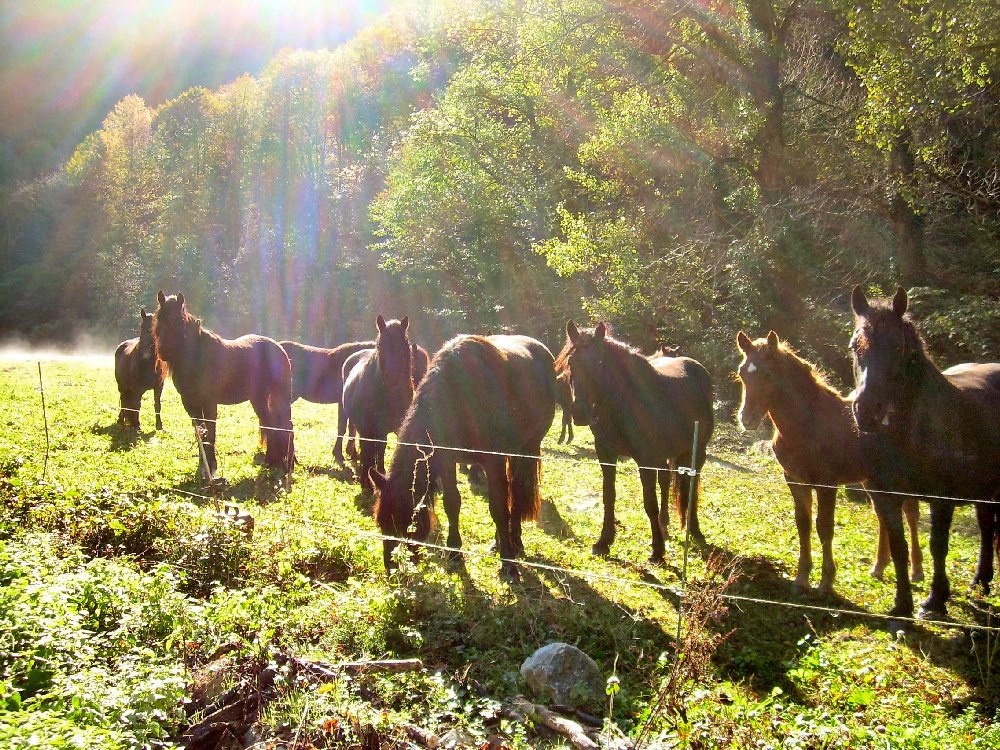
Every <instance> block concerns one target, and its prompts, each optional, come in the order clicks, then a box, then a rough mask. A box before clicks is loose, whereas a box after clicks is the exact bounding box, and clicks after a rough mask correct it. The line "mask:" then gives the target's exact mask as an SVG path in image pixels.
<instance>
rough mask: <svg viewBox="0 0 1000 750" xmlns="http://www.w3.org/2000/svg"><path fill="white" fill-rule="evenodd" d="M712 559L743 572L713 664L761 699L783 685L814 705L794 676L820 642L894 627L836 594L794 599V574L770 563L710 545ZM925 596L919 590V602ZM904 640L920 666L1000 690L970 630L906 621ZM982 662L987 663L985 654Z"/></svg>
mask: <svg viewBox="0 0 1000 750" xmlns="http://www.w3.org/2000/svg"><path fill="white" fill-rule="evenodd" d="M712 553H714V554H716V555H718V558H717V559H718V560H719V562H720V563H721V564H723V565H725V564H731V563H733V562H735V563H736V565H737V570H738V571H739V579H738V580H737V581H736V583H735V584H734V585H733V586H732V587H731V589H730V590H729V591H728V592H727V594H726V598H725V604H726V610H727V611H726V614H725V616H724V617H723V618H722V619H721V620H720V621H719V623H718V632H721V633H728V634H729V635H728V637H727V638H726V640H725V642H724V643H723V644H722V646H721V647H720V648H719V649H718V651H717V652H716V655H715V659H714V661H715V664H716V667H717V669H718V670H719V672H720V674H722V675H723V676H725V678H726V679H729V680H731V681H736V682H738V681H741V680H745V681H748V682H749V683H750V684H751V685H752V686H753V688H754V689H755V690H756V691H757V692H758V693H759V694H762V695H766V694H768V693H769V692H770V691H771V690H773V689H774V688H775V687H779V688H781V689H782V690H783V691H784V692H785V693H786V694H788V695H790V696H791V697H792V698H793V699H794V700H796V701H797V702H800V703H803V704H809V703H810V702H811V700H812V698H810V697H807V696H805V695H802V694H801V691H800V690H799V689H798V688H797V687H796V685H795V683H793V682H792V681H791V679H790V677H789V671H790V670H791V669H792V668H794V667H795V666H796V665H797V664H798V663H799V662H800V660H801V659H802V657H803V656H804V655H805V654H806V653H807V651H808V650H809V648H810V647H811V645H812V644H813V643H814V642H816V641H819V640H822V639H823V638H824V637H826V636H831V635H833V634H836V633H838V632H844V631H850V630H851V629H853V628H855V627H857V626H858V625H863V626H865V627H867V628H869V629H871V630H873V631H877V630H879V629H882V630H890V627H891V623H890V621H889V619H888V618H887V617H884V616H883V613H882V612H880V611H871V610H867V609H864V608H862V607H859V606H858V605H857V604H856V603H855V602H853V601H851V600H850V599H847V598H845V597H843V596H841V595H840V594H838V593H836V591H834V592H832V593H829V594H822V593H819V592H818V591H816V590H811V591H809V592H806V593H795V592H794V589H793V585H792V582H791V580H790V576H789V575H788V574H787V573H786V572H785V571H783V570H781V569H780V568H779V566H778V565H777V564H776V563H775V562H774V561H773V560H771V559H770V558H767V557H764V556H753V557H743V556H738V555H734V554H733V553H732V552H730V551H729V550H726V549H725V548H722V547H718V546H710V545H706V546H705V547H703V548H702V549H701V550H700V554H702V555H703V556H705V557H708V556H709V555H710V554H712ZM920 593H921V592H920V591H918V590H916V589H915V590H914V596H915V597H916V598H919V596H920ZM951 606H952V608H958V607H965V606H967V603H963V602H953V603H952V604H951ZM827 610H830V611H827ZM968 619H975V617H974V616H970V617H969V618H968ZM896 624H898V622H897V623H896ZM896 624H892V626H893V627H895V625H896ZM993 624H994V625H996V624H998V623H997V622H996V621H995V622H994V623H993ZM897 642H898V643H899V644H900V646H901V647H906V648H909V649H910V650H911V651H912V652H913V653H914V654H916V655H917V656H919V657H920V659H921V660H925V659H926V660H929V661H931V662H932V663H934V664H935V665H937V666H939V667H942V668H944V669H947V670H949V671H951V672H953V673H954V674H955V675H956V676H958V677H959V678H960V679H962V680H963V681H965V682H966V683H967V684H968V685H969V686H970V687H971V688H972V689H973V690H974V691H976V692H981V691H983V690H984V685H987V686H988V685H990V684H994V685H996V684H1000V665H997V666H994V665H989V666H990V669H991V670H992V677H990V675H984V674H983V666H982V663H979V664H977V659H976V656H977V655H976V654H974V653H971V652H970V651H971V650H970V643H971V642H972V639H970V638H969V636H968V634H967V632H966V631H964V630H961V629H957V630H947V629H941V628H939V627H936V626H931V625H924V624H922V623H919V622H905V623H903V632H902V634H900V635H898V636H897ZM998 644H1000V636H995V639H994V641H993V644H992V645H993V648H994V649H996V653H997V654H1000V645H998ZM978 656H979V659H980V662H981V661H982V658H983V654H982V649H981V653H980V654H979V655H978ZM995 661H1000V659H997V660H995ZM994 699H996V696H994Z"/></svg>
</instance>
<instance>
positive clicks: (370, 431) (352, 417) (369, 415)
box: [338, 315, 426, 491]
mask: <svg viewBox="0 0 1000 750" xmlns="http://www.w3.org/2000/svg"><path fill="white" fill-rule="evenodd" d="M409 324H410V319H409V318H408V317H404V318H403V319H402V320H390V321H388V322H386V320H385V318H383V317H382V316H381V315H379V316H378V317H377V318H375V326H376V328H377V330H378V333H377V335H376V337H375V348H373V349H362V350H361V351H359V352H355V353H354V354H352V355H351V356H350V357H348V358H347V361H346V362H345V363H344V372H343V380H344V395H343V403H342V404H341V409H340V413H341V414H342V415H343V417H344V418H345V420H349V421H350V423H351V425H352V427H353V428H354V429H355V430H357V432H358V435H359V436H360V438H361V448H360V453H361V455H360V463H361V470H360V474H359V478H360V480H361V487H362V488H363V489H364V490H366V491H371V489H372V483H371V479H370V478H369V476H368V470H369V469H370V468H372V467H373V466H374V467H376V468H377V469H378V470H379V471H385V447H386V446H385V439H386V436H387V435H388V434H389V433H390V432H396V431H397V430H398V429H399V426H400V425H401V424H402V423H403V417H404V416H406V410H407V409H409V408H410V402H411V401H412V400H413V390H414V369H416V368H415V367H414V364H415V363H414V362H413V357H414V355H415V354H416V353H417V349H416V347H414V346H413V345H412V342H411V341H410V338H409V335H408V333H407V329H408V328H409ZM424 357H426V353H425V354H424ZM423 369H424V372H426V359H424V365H423ZM338 432H339V430H338ZM350 447H351V444H350V443H348V452H350Z"/></svg>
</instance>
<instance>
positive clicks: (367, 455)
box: [358, 440, 378, 492]
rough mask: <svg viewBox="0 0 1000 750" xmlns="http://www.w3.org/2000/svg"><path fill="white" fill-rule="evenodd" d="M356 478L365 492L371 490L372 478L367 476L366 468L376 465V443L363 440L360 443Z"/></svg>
mask: <svg viewBox="0 0 1000 750" xmlns="http://www.w3.org/2000/svg"><path fill="white" fill-rule="evenodd" d="M359 464H360V467H359V470H358V478H359V479H360V480H361V489H362V490H364V491H365V492H372V491H373V490H374V488H373V487H372V480H371V478H370V477H369V476H368V470H369V469H371V468H373V467H376V468H377V465H378V455H377V454H376V443H374V442H372V441H370V440H364V441H362V443H361V456H360V460H359Z"/></svg>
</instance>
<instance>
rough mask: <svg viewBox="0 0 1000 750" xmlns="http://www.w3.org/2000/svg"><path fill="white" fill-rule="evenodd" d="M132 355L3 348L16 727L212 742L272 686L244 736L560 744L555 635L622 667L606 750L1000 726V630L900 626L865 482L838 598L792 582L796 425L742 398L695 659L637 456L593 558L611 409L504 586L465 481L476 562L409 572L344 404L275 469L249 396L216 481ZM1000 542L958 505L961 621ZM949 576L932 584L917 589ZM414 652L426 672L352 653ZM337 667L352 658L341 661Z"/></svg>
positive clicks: (10, 736)
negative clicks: (552, 713)
mask: <svg viewBox="0 0 1000 750" xmlns="http://www.w3.org/2000/svg"><path fill="white" fill-rule="evenodd" d="M734 358H735V355H734ZM111 359H112V358H111V355H110V352H109V353H108V354H107V356H104V355H101V356H97V357H66V358H58V357H46V358H43V359H37V358H33V357H30V356H20V357H15V356H7V357H5V358H4V359H0V585H2V588H0V745H3V746H4V747H28V746H32V745H34V746H38V745H39V744H40V745H41V746H45V747H53V748H58V747H74V748H79V747H88V748H90V747H93V748H118V747H122V748H125V747H160V746H172V745H175V744H177V745H180V744H186V745H187V746H191V747H194V746H198V745H197V740H198V738H197V737H193V736H192V735H191V733H190V728H191V727H194V726H196V725H198V724H199V722H201V721H202V720H203V719H204V718H205V716H206V715H208V714H209V713H210V712H211V710H212V706H213V705H218V698H219V696H220V695H222V694H223V693H226V691H230V692H233V691H235V693H234V694H238V695H241V696H243V698H244V699H245V698H246V697H247V696H251V695H256V696H258V698H257V699H255V700H256V702H255V703H253V709H254V710H253V712H252V716H250V717H249V718H247V720H246V724H247V726H248V727H249V731H248V732H247V733H245V734H241V735H240V736H239V737H235V738H234V739H235V741H236V742H237V743H238V744H237V745H231V746H234V747H238V746H247V745H249V744H252V743H254V742H256V743H258V746H259V747H274V746H277V743H278V741H279V740H280V741H282V742H285V743H286V746H294V747H298V748H308V747H379V746H381V747H407V746H412V744H413V743H416V745H417V746H419V745H420V744H421V743H420V742H419V741H418V740H415V739H414V736H415V735H414V734H413V731H412V730H413V729H414V728H415V727H416V728H419V729H420V730H421V731H423V732H425V733H426V734H424V735H419V736H423V737H425V739H426V737H427V736H430V735H434V736H436V737H438V738H440V737H443V736H446V735H448V736H451V737H453V738H456V741H461V742H462V743H464V745H463V746H474V747H479V746H482V745H484V743H490V744H489V746H490V747H494V748H499V747H502V746H507V747H509V748H523V747H538V746H546V745H547V746H559V745H561V744H565V742H566V739H565V738H564V737H561V736H558V735H553V734H551V733H546V732H545V731H544V730H543V729H542V728H541V727H538V726H535V725H533V724H532V723H531V722H524V721H519V720H518V719H517V718H516V716H515V715H514V714H513V713H512V712H511V710H510V705H511V700H512V699H513V698H514V696H516V695H518V694H520V693H526V692H527V687H526V685H525V684H524V682H523V680H522V678H521V676H520V674H519V673H518V669H519V667H520V664H521V662H522V661H523V660H524V659H525V658H526V657H527V656H529V655H530V654H531V653H532V652H533V651H534V650H535V649H536V648H538V647H540V646H542V645H544V644H546V643H548V642H551V641H555V640H558V641H565V642H569V643H572V644H575V645H577V646H578V647H580V648H581V649H583V650H584V651H585V652H587V653H588V654H589V655H590V656H591V657H592V658H594V659H595V660H596V662H597V663H598V665H599V666H600V667H601V670H602V672H603V673H604V674H605V675H606V676H607V677H608V678H609V681H608V691H607V692H608V705H607V706H605V724H604V729H603V730H602V734H601V736H600V738H599V741H600V743H601V744H602V745H603V746H608V747H610V746H615V747H625V746H629V745H636V746H654V747H697V748H702V747H803V748H815V747H892V748H897V747H913V748H936V747H941V748H947V747H970V746H971V747H996V746H998V745H1000V719H997V717H996V709H997V707H998V705H1000V666H998V664H997V662H998V661H1000V632H997V631H992V630H989V629H975V628H970V627H945V626H939V625H929V624H925V623H911V624H908V625H907V626H906V627H905V629H904V630H902V631H900V632H890V630H889V629H888V627H887V622H886V620H885V619H884V618H882V617H880V615H881V614H882V613H884V612H886V611H887V610H888V609H889V607H890V606H891V603H892V595H893V581H892V574H891V570H890V571H888V572H887V575H886V580H885V581H884V582H880V581H876V580H873V579H872V578H871V576H870V575H869V568H870V567H871V564H872V561H873V556H874V552H875V530H876V525H875V519H874V516H873V514H872V512H871V509H870V508H869V507H868V506H867V505H864V504H860V503H857V502H854V501H851V500H849V499H847V498H845V497H844V496H843V493H841V496H840V498H839V499H838V507H837V516H836V536H835V542H834V545H835V556H836V560H837V564H838V572H837V581H836V591H835V593H834V594H833V595H831V596H821V595H819V594H817V593H810V594H806V595H798V594H795V593H793V591H792V585H791V579H792V578H793V577H794V570H795V565H796V559H797V554H798V542H797V537H796V533H795V526H794V522H793V517H792V502H791V497H790V495H789V493H788V490H787V488H786V486H785V484H784V481H783V479H782V475H781V472H780V469H779V468H778V467H777V464H776V463H775V462H774V460H773V458H771V457H770V455H769V454H768V453H767V451H766V450H761V447H760V442H761V441H762V440H764V439H765V438H766V437H767V436H766V435H765V434H759V433H745V432H743V431H742V430H740V429H739V428H738V427H737V426H736V425H735V423H734V421H733V420H732V419H731V418H730V419H720V420H719V422H718V424H717V427H716V432H715V437H714V438H713V441H712V444H711V445H710V448H709V450H710V451H711V452H712V453H713V454H715V455H717V456H719V457H721V458H724V459H726V460H727V461H730V462H732V463H735V464H738V465H740V466H743V467H746V468H747V469H749V470H750V472H749V473H741V472H736V471H734V470H733V469H732V468H728V467H723V466H720V465H718V464H713V463H709V464H707V465H706V468H705V470H704V472H703V474H702V477H701V482H702V493H701V501H700V516H701V522H702V529H703V531H704V533H705V536H706V539H707V540H708V548H707V549H698V548H696V547H692V548H691V552H690V555H689V561H688V567H687V575H688V587H687V591H688V594H689V597H688V599H687V600H690V601H698V602H699V604H700V606H701V607H702V609H701V610H699V611H700V612H701V615H703V616H701V617H699V616H688V617H686V618H685V619H684V620H683V622H682V629H683V631H684V640H683V643H684V649H683V650H682V651H681V652H680V656H681V658H680V659H678V651H677V649H676V640H675V637H676V631H677V622H678V620H677V618H678V605H679V603H680V602H681V601H682V598H681V594H682V593H683V591H684V588H683V586H682V583H681V573H682V568H683V567H684V562H683V558H684V544H683V542H684V535H683V532H682V531H681V530H680V527H679V524H678V523H677V518H676V514H675V513H673V514H672V517H671V537H670V538H669V539H668V543H667V559H666V562H665V563H664V564H663V565H659V566H653V565H649V564H647V563H646V559H647V558H648V556H649V542H650V540H649V529H648V524H647V521H646V518H645V514H644V513H643V511H642V507H641V499H640V491H639V485H638V475H637V472H636V471H635V467H634V464H633V463H632V462H630V461H623V462H621V463H620V466H619V476H618V503H617V513H618V519H619V528H618V536H617V538H616V541H615V544H614V546H613V548H612V553H611V556H610V557H608V558H597V557H594V556H592V555H591V552H590V548H591V545H592V544H593V542H594V541H595V540H596V539H597V536H598V533H599V530H600V523H601V496H600V492H601V473H600V467H599V466H598V465H597V463H596V459H595V456H594V451H593V439H592V437H591V435H590V432H589V430H588V429H587V428H578V429H577V431H576V439H575V440H574V442H573V443H572V444H571V445H568V446H567V445H558V444H557V442H556V439H557V437H558V434H559V421H558V415H557V419H556V421H555V422H554V423H553V427H552V429H551V430H550V432H549V435H548V437H547V438H546V440H545V443H544V444H543V455H544V458H545V460H544V462H543V463H544V467H543V471H544V475H543V480H542V494H543V498H544V502H543V508H542V512H541V514H540V517H539V519H538V522H537V523H529V524H527V525H526V526H525V530H524V543H525V548H526V563H528V564H526V565H525V566H524V567H523V568H522V577H523V580H522V582H520V583H518V584H513V585H511V584H507V583H502V582H501V581H499V580H498V577H497V573H498V570H499V560H498V558H497V557H496V555H495V554H494V553H493V552H492V551H491V545H492V541H493V525H492V521H491V520H490V518H489V514H488V511H487V507H486V503H485V500H484V497H483V496H482V494H481V492H480V491H479V490H478V489H477V488H476V487H475V486H470V485H469V484H468V481H467V480H466V479H465V478H463V479H462V480H461V485H460V486H461V489H462V494H463V512H462V516H461V525H462V536H463V538H464V541H465V551H466V552H467V553H468V554H467V555H466V556H465V558H464V563H463V564H462V565H460V566H455V565H453V564H448V563H447V562H446V559H445V557H444V556H443V555H442V554H441V553H440V552H439V551H436V550H433V549H431V550H425V551H424V553H423V554H422V555H421V556H420V559H419V561H418V562H416V563H412V562H410V561H409V560H408V558H406V557H404V558H401V568H400V569H399V570H398V571H396V572H395V573H393V574H392V575H391V576H388V575H387V574H386V572H385V570H384V568H383V565H382V544H381V540H380V539H379V537H378V534H377V527H376V525H375V523H374V521H373V519H372V513H371V511H372V498H371V497H370V496H368V495H365V494H363V493H362V492H361V491H360V489H359V487H358V485H357V483H356V481H355V480H354V476H353V472H352V470H351V469H350V468H349V467H346V468H345V467H339V466H337V465H336V464H334V463H333V461H332V457H331V446H332V442H333V437H334V435H335V430H336V414H335V407H330V406H324V405H317V404H311V403H308V402H304V401H301V400H300V401H297V402H296V403H295V404H294V405H293V419H294V424H295V429H296V451H297V457H298V462H299V463H298V465H297V466H296V468H295V471H294V473H293V476H292V481H291V483H290V485H288V486H286V485H284V484H283V483H282V480H281V477H280V476H278V475H277V474H275V473H273V472H271V471H269V470H267V469H265V468H263V467H262V466H261V465H260V462H259V459H258V457H257V453H258V446H257V429H256V420H255V418H254V415H253V413H252V411H251V409H250V407H249V405H246V404H244V405H240V406H230V407H225V406H223V407H221V408H220V416H219V420H220V423H219V426H218V437H217V441H218V447H217V450H218V458H219V466H220V470H221V473H222V475H223V476H224V477H225V480H226V481H225V484H224V486H222V487H221V488H219V489H217V490H211V489H209V488H206V486H205V483H204V482H203V481H202V478H201V476H200V473H199V471H198V458H197V455H198V454H197V444H196V442H195V438H194V432H193V430H192V428H191V425H190V421H189V420H188V418H187V417H186V415H185V414H184V412H183V409H182V407H181V405H180V400H179V398H178V396H177V393H176V391H175V390H174V389H173V387H172V386H171V385H170V384H169V383H168V385H167V387H166V389H165V390H164V395H163V404H164V406H163V408H164V413H163V422H164V426H165V430H164V431H162V432H155V431H153V430H152V425H153V414H152V396H151V394H146V396H145V398H144V400H143V410H142V413H141V414H140V419H141V422H142V430H141V432H140V433H138V434H137V435H133V434H129V433H127V432H125V431H124V430H123V429H121V428H120V427H119V426H118V425H117V424H116V419H117V410H118V394H117V390H116V388H115V383H114V374H113V369H112V361H111ZM39 362H40V366H41V385H40V380H39ZM720 377H723V376H722V375H720V374H716V378H717V379H718V378H720ZM43 395H44V402H45V407H44V416H43V406H42V397H43ZM390 440H391V439H390ZM224 503H233V504H236V505H238V507H239V508H240V509H242V510H243V511H245V512H247V513H249V514H250V515H251V516H252V517H253V528H252V530H249V531H248V530H247V529H245V528H244V527H240V526H238V525H236V524H234V523H231V522H230V521H229V520H227V519H226V518H225V517H224V516H225V511H224V505H223V504H224ZM439 515H440V518H441V522H442V523H444V520H443V513H440V514H439ZM926 516H927V514H926V510H925V509H923V510H922V529H921V540H922V543H923V545H924V550H925V557H926V560H925V566H926V570H927V572H928V575H929V572H930V557H929V554H928V553H927V549H926V539H927V536H926V532H927V528H926ZM977 537H978V533H977V531H976V526H975V520H974V516H973V513H972V510H971V509H970V508H967V507H966V508H961V509H959V510H958V512H957V513H956V521H955V525H954V530H953V533H952V540H951V551H950V554H949V558H948V572H949V575H950V577H951V580H952V586H953V590H954V598H953V600H952V602H951V604H950V608H949V614H950V617H951V618H952V619H953V621H954V623H955V624H956V625H959V626H976V625H978V626H987V627H990V626H994V625H1000V623H998V622H997V621H996V620H995V619H994V618H992V613H993V612H994V611H995V608H996V606H997V605H998V604H1000V601H998V597H996V596H991V597H983V596H972V595H967V594H966V593H965V589H966V587H967V585H968V582H969V580H970V579H971V577H972V570H973V566H974V563H975V556H976V550H977V545H978V540H977ZM441 538H442V537H437V536H436V537H435V539H438V540H440V539H441ZM813 546H814V550H813V559H814V562H815V570H814V574H813V583H814V585H815V584H816V583H818V578H819V556H818V546H819V545H818V542H817V541H814V545H813ZM533 564H537V566H536V565H533ZM731 574H732V578H731V579H730V575H731ZM925 591H926V588H925V584H917V585H916V592H915V593H916V596H917V597H921V596H922V595H923V594H924V593H925ZM720 595H721V596H720ZM688 611H689V612H691V610H688ZM695 614H697V613H695ZM685 655H688V656H689V657H690V658H687V659H685V658H684V657H685ZM696 657H697V658H696ZM403 658H419V659H420V660H421V662H422V668H421V669H419V670H417V671H413V672H407V673H402V674H388V675H387V674H382V673H378V672H362V673H359V674H355V673H352V672H347V671H342V670H338V669H336V665H338V664H341V663H343V662H348V661H351V662H353V661H358V660H367V659H374V660H379V659H403ZM677 664H681V665H683V666H684V668H683V669H681V668H680V667H678V668H677V670H676V671H675V665H677ZM304 665H305V666H304ZM308 665H326V668H328V670H327V671H328V672H329V674H328V675H327V676H326V677H324V678H322V679H317V678H316V671H315V670H313V671H312V672H309V671H308V669H306V666H308ZM265 682H266V690H264V688H263V687H262V685H264V683H265ZM264 694H266V699H260V698H259V696H260V695H264ZM244 705H248V704H244ZM4 709H5V710H4ZM226 731H229V730H226ZM185 732H187V735H185ZM449 733H450V735H449ZM289 743H290V744H289ZM203 746H207V745H203Z"/></svg>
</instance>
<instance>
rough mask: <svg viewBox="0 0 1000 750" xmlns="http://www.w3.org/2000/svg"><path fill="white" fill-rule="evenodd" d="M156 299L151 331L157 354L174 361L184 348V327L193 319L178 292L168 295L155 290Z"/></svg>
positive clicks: (181, 295)
mask: <svg viewBox="0 0 1000 750" xmlns="http://www.w3.org/2000/svg"><path fill="white" fill-rule="evenodd" d="M156 301H157V303H158V304H157V307H156V312H155V313H153V315H152V318H153V327H152V332H153V339H154V341H155V343H156V352H157V356H158V357H159V358H160V359H162V360H164V361H166V362H171V361H176V360H177V358H178V357H180V356H181V353H182V351H183V349H184V338H185V333H186V328H187V326H188V324H189V322H191V321H195V319H194V318H192V317H191V316H190V315H189V314H188V312H187V308H186V306H185V304H184V295H183V294H181V293H180V292H178V293H177V294H171V295H170V296H169V297H167V296H166V295H164V294H163V292H162V291H160V292H157V294H156ZM195 322H197V321H195Z"/></svg>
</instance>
